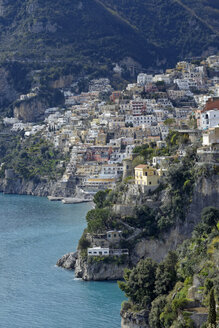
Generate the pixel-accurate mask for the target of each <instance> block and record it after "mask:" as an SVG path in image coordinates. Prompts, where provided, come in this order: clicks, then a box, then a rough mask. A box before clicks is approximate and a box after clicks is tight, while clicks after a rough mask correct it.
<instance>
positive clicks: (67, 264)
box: [56, 252, 78, 270]
mask: <svg viewBox="0 0 219 328" xmlns="http://www.w3.org/2000/svg"><path fill="white" fill-rule="evenodd" d="M77 258H78V252H74V253H68V254H65V255H64V256H62V257H61V258H60V259H59V260H58V261H57V263H56V265H57V266H59V267H62V268H64V269H68V270H74V268H75V263H76V260H77Z"/></svg>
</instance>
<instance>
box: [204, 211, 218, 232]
mask: <svg viewBox="0 0 219 328" xmlns="http://www.w3.org/2000/svg"><path fill="white" fill-rule="evenodd" d="M201 218H202V222H203V223H205V224H207V225H209V226H211V227H213V226H215V227H216V228H217V223H218V221H219V210H218V209H217V208H216V207H213V206H209V207H205V208H204V209H203V210H202V213H201Z"/></svg>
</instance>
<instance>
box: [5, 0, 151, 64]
mask: <svg viewBox="0 0 219 328" xmlns="http://www.w3.org/2000/svg"><path fill="white" fill-rule="evenodd" d="M0 8H1V10H0V12H1V19H0V29H1V41H0V48H1V51H2V52H3V53H5V57H7V56H8V55H9V56H10V57H15V58H26V59H27V58H31V59H32V60H33V59H38V60H39V56H40V58H41V60H47V61H50V60H61V61H66V60H69V59H74V60H76V61H78V62H83V60H84V62H85V61H86V60H87V58H89V60H91V61H94V62H106V61H107V60H108V58H109V59H111V60H112V59H114V60H116V59H121V58H123V57H125V56H127V55H129V56H132V57H134V58H136V59H138V61H140V62H144V61H145V58H147V60H148V61H149V63H152V62H153V59H152V58H153V56H151V55H155V53H156V52H155V50H154V47H151V46H147V42H145V40H144V39H143V38H142V37H141V35H139V33H138V31H136V30H135V29H134V28H133V27H132V26H131V24H129V23H127V22H126V21H125V20H122V19H120V18H119V17H118V16H116V15H114V14H113V13H112V12H110V11H108V10H106V9H105V7H104V6H102V4H100V3H99V2H98V1H93V0H83V1H72V0H63V1H59V0H58V1H55V5H54V1H51V0H46V1H42V0H35V1H28V0H26V1H21V0H18V1H16V2H14V1H11V0H2V2H1V5H0ZM150 52H151V53H150ZM85 59H86V60H85Z"/></svg>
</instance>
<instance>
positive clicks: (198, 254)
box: [119, 207, 219, 328]
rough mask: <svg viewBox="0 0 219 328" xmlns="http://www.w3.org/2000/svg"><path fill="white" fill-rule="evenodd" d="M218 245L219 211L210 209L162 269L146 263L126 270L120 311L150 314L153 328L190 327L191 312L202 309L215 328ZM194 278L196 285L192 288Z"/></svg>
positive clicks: (165, 260) (204, 212) (140, 263)
mask: <svg viewBox="0 0 219 328" xmlns="http://www.w3.org/2000/svg"><path fill="white" fill-rule="evenodd" d="M218 246H219V210H218V209H216V208H214V207H208V208H205V209H204V210H203V211H202V220H201V223H200V224H199V225H198V226H197V227H196V228H195V230H194V232H193V236H192V238H191V239H190V240H187V241H185V242H184V243H183V244H182V245H181V246H179V248H178V249H177V251H176V252H169V254H168V255H167V257H166V258H165V259H164V261H163V262H161V263H160V264H157V263H155V262H154V261H152V260H151V259H146V260H141V261H140V262H139V263H138V264H137V266H136V267H135V268H133V269H132V270H130V269H127V270H126V271H125V275H124V279H125V280H124V281H123V282H119V286H120V288H121V289H122V290H123V291H124V292H125V293H126V296H127V297H128V298H129V300H128V302H125V303H124V305H123V308H124V310H126V311H129V310H130V311H134V312H136V311H140V310H149V311H150V315H149V321H150V327H151V328H170V327H171V328H192V327H194V323H193V322H192V320H191V318H190V316H191V314H192V312H195V311H197V312H198V309H199V308H202V309H203V308H206V310H205V313H206V312H207V311H208V312H209V314H208V323H209V324H212V326H211V327H216V325H215V323H216V305H215V304H216V303H217V304H218V302H219V279H218V277H219V270H218V264H219V263H218V260H219V247H218ZM194 279H195V280H196V281H198V284H197V283H196V284H195V285H194ZM194 301H195V304H196V305H195V306H196V308H194V307H195V306H194ZM190 304H191V305H190ZM190 308H191V311H190V312H189V309H190ZM206 324H207V323H206ZM203 327H205V325H204V326H203ZM206 327H207V326H206Z"/></svg>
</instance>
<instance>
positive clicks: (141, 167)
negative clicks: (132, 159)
mask: <svg viewBox="0 0 219 328" xmlns="http://www.w3.org/2000/svg"><path fill="white" fill-rule="evenodd" d="M145 167H148V165H145V164H140V165H138V166H136V167H135V169H144V168H145Z"/></svg>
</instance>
